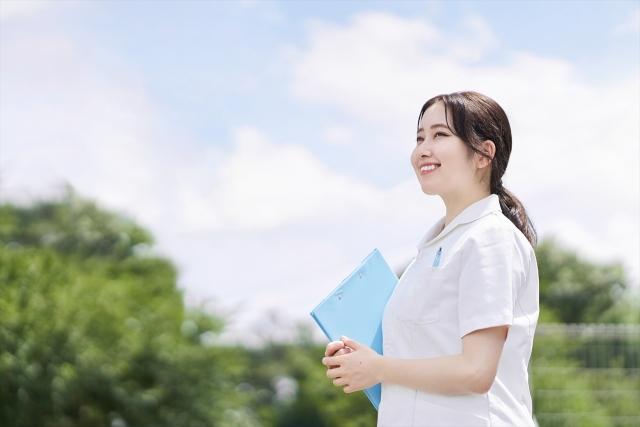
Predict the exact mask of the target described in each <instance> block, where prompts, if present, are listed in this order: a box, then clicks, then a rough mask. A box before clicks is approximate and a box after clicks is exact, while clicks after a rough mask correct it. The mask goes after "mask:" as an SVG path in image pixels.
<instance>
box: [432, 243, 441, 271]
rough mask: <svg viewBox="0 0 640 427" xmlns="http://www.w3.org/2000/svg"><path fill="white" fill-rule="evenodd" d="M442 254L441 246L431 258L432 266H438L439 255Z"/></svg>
mask: <svg viewBox="0 0 640 427" xmlns="http://www.w3.org/2000/svg"><path fill="white" fill-rule="evenodd" d="M441 255H442V246H440V247H439V248H438V252H436V257H435V258H434V259H433V265H432V267H438V266H439V265H440V256H441Z"/></svg>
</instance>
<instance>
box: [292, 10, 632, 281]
mask: <svg viewBox="0 0 640 427" xmlns="http://www.w3.org/2000/svg"><path fill="white" fill-rule="evenodd" d="M466 25H467V26H469V27H471V28H473V31H471V32H469V33H467V34H465V35H464V36H460V35H456V34H452V35H449V34H444V33H442V32H441V31H440V30H439V29H437V28H435V27H433V26H432V25H429V24H427V23H424V22H422V21H417V20H412V19H406V20H405V19H401V18H395V17H389V16H385V15H381V14H379V13H362V14H360V15H357V16H356V17H354V18H353V19H352V20H351V22H349V23H348V24H346V25H344V26H335V25H320V24H318V23H314V24H313V25H310V26H309V46H308V48H307V49H306V50H301V51H300V52H298V54H297V55H294V56H293V58H294V62H293V69H294V80H293V82H292V84H291V90H292V92H293V94H294V95H296V96H298V97H299V98H300V99H302V100H305V101H310V102H321V103H323V104H325V105H327V106H333V107H335V108H338V109H340V110H341V111H342V112H344V113H346V114H348V115H350V116H351V117H352V118H353V120H354V121H359V122H358V123H359V124H360V126H367V127H373V128H375V129H378V130H380V132H382V133H385V134H393V135H401V137H400V138H399V139H400V140H405V141H412V140H413V138H414V132H415V130H414V129H415V127H414V126H415V122H416V120H417V115H418V111H419V108H420V107H421V106H422V103H424V101H426V99H427V98H428V97H430V96H433V95H436V94H439V93H445V92H452V91H458V90H477V91H479V92H482V93H485V94H487V95H489V96H491V97H493V98H494V99H495V100H496V101H498V102H499V103H500V104H501V105H502V106H503V108H504V109H505V111H506V112H507V114H508V115H509V117H510V120H511V125H512V131H513V136H514V142H513V152H512V156H511V160H510V164H509V167H508V170H507V173H506V175H505V177H504V182H505V185H506V186H507V187H510V188H511V189H512V190H513V191H514V192H515V193H516V195H521V198H522V200H523V201H524V202H525V205H526V206H528V207H530V208H531V210H532V212H535V214H536V217H534V220H537V221H536V223H537V225H538V226H539V231H540V232H541V234H542V235H543V236H544V234H545V232H551V231H557V232H558V233H559V234H560V235H561V237H562V234H563V229H565V230H566V231H565V232H564V234H566V237H567V240H569V241H571V237H572V236H577V235H580V233H576V232H575V230H576V229H580V230H582V235H590V236H592V237H591V239H584V238H581V239H580V242H581V244H580V245H576V246H575V247H576V249H578V250H580V251H582V252H583V253H585V254H587V255H600V259H604V258H607V259H609V258H611V257H612V256H618V257H620V258H623V259H624V260H625V261H626V264H627V267H628V268H630V269H631V270H632V273H633V274H634V277H635V279H634V280H635V281H636V284H637V281H638V276H639V273H640V271H639V270H640V265H638V260H639V259H640V256H639V253H640V251H639V249H638V246H640V242H639V239H638V236H640V228H639V226H638V222H637V218H638V216H640V209H639V199H640V179H639V178H640V177H639V175H638V174H639V161H640V160H639V157H638V154H639V144H640V132H639V131H640V126H639V123H638V120H639V119H638V118H639V117H640V103H639V101H638V98H637V94H638V93H639V92H640V82H639V80H640V78H639V76H638V74H639V73H635V74H634V75H630V76H616V78H615V79H614V78H612V79H611V81H610V83H609V84H607V85H604V86H594V85H590V84H588V83H587V82H586V81H585V80H584V79H583V76H582V75H581V74H580V71H579V70H577V69H575V68H574V67H573V66H572V64H571V63H569V62H567V61H565V60H563V59H559V58H546V57H542V56H539V55H535V54H532V53H528V52H518V51H513V52H505V57H506V61H505V62H503V63H500V64H499V65H493V64H490V63H487V62H482V61H481V62H479V63H476V61H480V60H481V59H484V57H485V56H486V54H487V53H488V52H490V51H491V49H493V48H494V47H495V46H497V45H498V42H497V41H496V40H495V36H494V35H493V34H492V32H491V30H490V28H488V27H487V26H486V24H485V23H484V22H483V21H482V20H479V19H477V20H476V19H473V18H469V19H468V20H467V23H466ZM387 33H393V34H394V35H395V36H394V37H392V38H391V41H390V42H389V43H376V40H377V37H379V34H387ZM478 35H480V36H478ZM447 39H451V40H453V41H454V44H453V45H452V44H449V43H441V41H442V40H447ZM436 41H437V42H436ZM465 42H466V43H467V44H468V48H469V51H466V50H457V48H456V47H455V46H458V47H459V46H464V45H465ZM452 46H454V48H452ZM483 47H484V48H483ZM452 52H453V54H452ZM465 52H480V55H479V56H477V57H476V56H474V57H472V58H471V59H472V60H473V61H471V62H470V61H467V60H464V58H461V57H460V55H462V56H463V57H464V56H465V55H466V53H465ZM386 139H387V140H389V141H393V142H392V143H391V144H389V145H388V147H387V149H394V150H397V149H398V146H397V143H396V142H395V141H397V140H398V138H386ZM367 143H368V144H371V143H372V142H371V141H368V142H367ZM379 143H380V144H381V145H384V144H386V142H384V140H383V139H382V138H381V140H380V142H379ZM551 200H553V203H551ZM612 211H614V212H616V215H615V216H614V215H611V212H612ZM566 223H571V224H573V227H572V228H571V229H572V230H574V231H571V229H570V228H564V227H562V226H559V224H566ZM620 223H624V224H626V225H627V227H628V230H627V234H626V237H624V236H621V235H620V233H619V232H614V231H613V230H618V229H619V227H618V226H617V224H620ZM621 237H623V238H625V239H626V242H625V244H620V242H619V239H620V238H621ZM603 248H606V251H607V252H609V253H608V254H607V255H606V256H605V254H604V252H605V250H603Z"/></svg>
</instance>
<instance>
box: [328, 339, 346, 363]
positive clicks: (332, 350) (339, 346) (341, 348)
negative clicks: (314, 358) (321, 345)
mask: <svg viewBox="0 0 640 427" xmlns="http://www.w3.org/2000/svg"><path fill="white" fill-rule="evenodd" d="M350 352H351V349H350V348H349V347H347V346H346V345H345V344H344V343H343V342H342V341H331V342H330V343H329V344H327V348H326V349H325V350H324V355H325V356H327V357H330V356H339V355H341V354H347V353H350ZM337 367H338V365H332V366H329V369H331V368H337Z"/></svg>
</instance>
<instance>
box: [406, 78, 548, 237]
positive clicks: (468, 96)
mask: <svg viewBox="0 0 640 427" xmlns="http://www.w3.org/2000/svg"><path fill="white" fill-rule="evenodd" d="M437 101H442V102H443V103H444V106H445V117H446V120H447V126H449V128H450V129H451V131H452V132H453V133H454V134H455V135H456V136H457V137H458V138H460V139H461V140H462V141H464V143H465V144H466V145H467V147H468V148H469V154H470V155H472V154H473V151H475V152H476V153H478V154H480V155H481V156H484V157H487V158H489V156H488V155H487V154H486V153H485V152H483V151H482V149H481V143H482V142H483V141H485V140H487V139H489V140H491V141H493V143H494V144H495V147H496V149H495V155H494V157H493V159H491V174H490V175H491V183H490V191H491V193H494V194H497V195H498V198H499V200H500V208H501V210H502V213H503V214H504V215H505V216H506V217H507V218H509V219H510V220H511V222H513V223H514V224H515V226H516V227H518V229H519V230H520V231H521V232H522V234H524V235H525V237H526V238H527V240H529V242H530V243H531V245H532V246H534V247H535V246H536V243H537V234H536V230H535V228H534V227H533V223H532V222H531V219H530V218H529V216H528V215H527V212H526V210H525V208H524V206H523V205H522V203H521V202H520V200H518V198H517V197H516V196H515V195H514V194H513V193H512V192H511V191H509V190H507V189H506V188H505V187H503V186H502V175H504V172H505V170H506V169H507V164H508V163H509V156H510V155H511V126H509V119H507V114H506V113H505V112H504V110H503V109H502V107H500V105H498V103H497V102H496V101H494V100H493V99H491V98H489V97H488V96H486V95H483V94H481V93H478V92H473V91H464V92H454V93H449V94H441V95H437V96H434V97H433V98H431V99H429V100H428V101H427V102H425V104H424V105H423V106H422V109H421V110H420V114H419V115H418V126H417V127H418V128H419V126H420V120H421V119H422V116H423V115H424V112H425V111H426V110H427V108H429V107H430V106H432V105H433V104H435V103H436V102H437ZM449 114H451V116H452V119H453V126H451V125H450V124H449V119H448V115H449ZM471 150H473V151H471Z"/></svg>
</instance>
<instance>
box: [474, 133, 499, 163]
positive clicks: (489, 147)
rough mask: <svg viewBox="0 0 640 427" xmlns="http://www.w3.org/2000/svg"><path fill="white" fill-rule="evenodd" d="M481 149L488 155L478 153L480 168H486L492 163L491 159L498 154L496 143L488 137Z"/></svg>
mask: <svg viewBox="0 0 640 427" xmlns="http://www.w3.org/2000/svg"><path fill="white" fill-rule="evenodd" d="M480 149H481V151H482V152H483V153H484V154H486V155H487V157H485V156H482V155H478V168H484V167H486V166H488V165H490V164H491V160H492V159H493V157H494V156H495V155H496V145H495V144H494V143H493V141H492V140H490V139H486V140H484V141H482V144H481V148H480Z"/></svg>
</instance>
